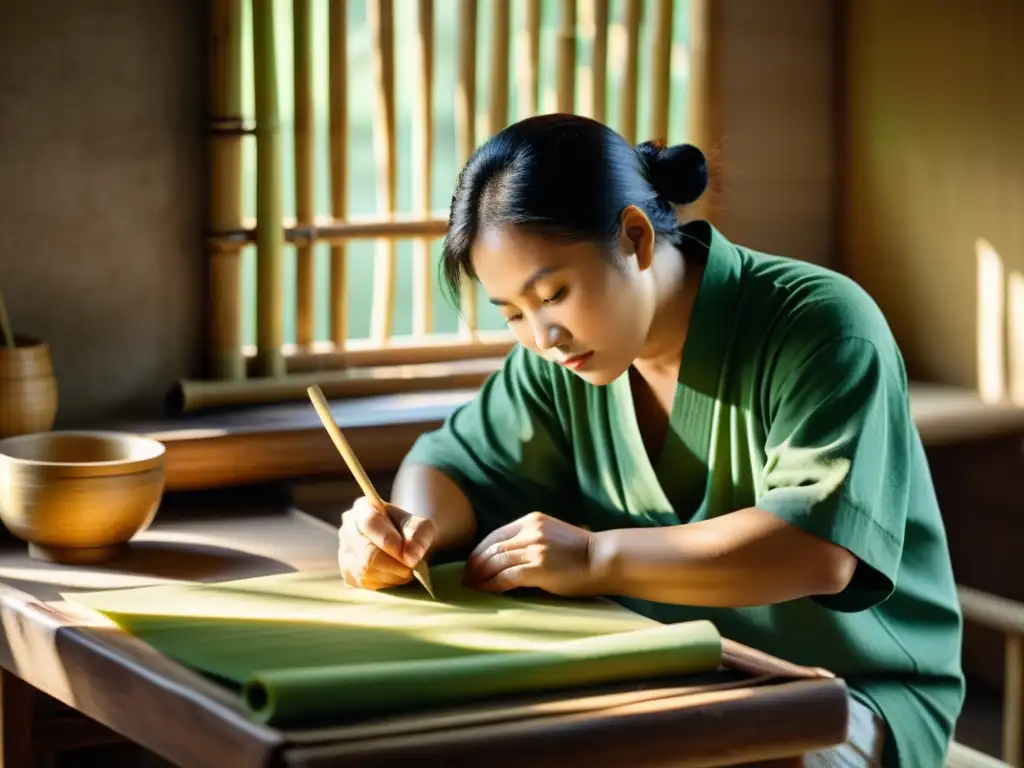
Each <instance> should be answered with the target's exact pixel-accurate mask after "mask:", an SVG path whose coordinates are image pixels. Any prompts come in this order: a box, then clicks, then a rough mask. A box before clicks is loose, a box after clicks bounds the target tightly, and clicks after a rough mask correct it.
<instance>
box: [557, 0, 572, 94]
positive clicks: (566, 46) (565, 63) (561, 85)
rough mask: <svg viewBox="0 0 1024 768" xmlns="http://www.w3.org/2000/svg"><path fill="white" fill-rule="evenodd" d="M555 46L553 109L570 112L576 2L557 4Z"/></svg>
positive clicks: (569, 1)
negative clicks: (554, 105)
mask: <svg viewBox="0 0 1024 768" xmlns="http://www.w3.org/2000/svg"><path fill="white" fill-rule="evenodd" d="M557 46H558V47H557V49H556V51H555V70H556V72H555V77H556V90H555V103H556V107H555V108H556V109H557V110H558V111H559V112H572V111H573V110H574V108H575V103H576V0H562V1H561V3H560V4H559V15H558V40H557Z"/></svg>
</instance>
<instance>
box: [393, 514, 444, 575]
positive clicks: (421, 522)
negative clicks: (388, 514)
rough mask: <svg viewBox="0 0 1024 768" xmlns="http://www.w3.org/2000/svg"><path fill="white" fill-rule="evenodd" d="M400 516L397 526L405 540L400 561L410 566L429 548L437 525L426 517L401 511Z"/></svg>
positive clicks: (420, 558) (421, 557)
mask: <svg viewBox="0 0 1024 768" xmlns="http://www.w3.org/2000/svg"><path fill="white" fill-rule="evenodd" d="M401 514H402V517H401V518H400V519H399V520H397V521H396V522H397V523H398V527H399V529H400V530H401V532H402V538H403V539H404V540H405V541H404V544H403V546H402V562H404V563H405V564H406V565H407V566H409V567H410V568H412V567H413V566H415V565H416V564H417V563H418V562H419V561H420V560H422V559H423V557H424V555H426V554H427V552H428V551H429V550H430V547H431V546H432V545H433V543H434V537H435V536H436V534H437V526H435V525H434V521H433V520H431V519H430V518H428V517H420V516H419V515H412V514H409V513H408V512H404V511H402V513H401Z"/></svg>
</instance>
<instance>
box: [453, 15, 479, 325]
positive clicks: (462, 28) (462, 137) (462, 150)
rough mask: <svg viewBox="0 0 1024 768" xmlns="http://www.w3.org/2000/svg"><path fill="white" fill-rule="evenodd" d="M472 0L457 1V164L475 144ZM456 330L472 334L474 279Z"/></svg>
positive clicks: (474, 322) (464, 288) (465, 294)
mask: <svg viewBox="0 0 1024 768" xmlns="http://www.w3.org/2000/svg"><path fill="white" fill-rule="evenodd" d="M476 11H477V6H476V0H461V2H460V4H459V61H458V75H457V82H456V86H455V141H456V153H457V156H458V162H459V165H463V164H464V163H465V162H466V161H467V160H469V157H470V155H471V154H473V150H474V148H475V147H476V21H477V12H476ZM460 299H461V300H460V304H461V310H462V311H461V313H460V315H461V316H460V322H459V330H460V332H461V334H462V336H463V337H465V338H469V339H472V338H474V337H475V336H476V330H477V311H476V283H474V282H473V281H472V280H464V281H463V283H462V296H461V297H460Z"/></svg>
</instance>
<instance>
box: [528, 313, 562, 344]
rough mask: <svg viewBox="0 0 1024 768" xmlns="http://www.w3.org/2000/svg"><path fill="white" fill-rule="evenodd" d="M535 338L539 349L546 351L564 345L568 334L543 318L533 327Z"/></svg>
mask: <svg viewBox="0 0 1024 768" xmlns="http://www.w3.org/2000/svg"><path fill="white" fill-rule="evenodd" d="M533 338H534V342H535V343H536V344H537V349H539V350H541V351H544V350H548V349H551V348H553V347H557V346H560V345H562V344H564V343H565V341H566V340H567V338H568V333H567V332H566V330H565V329H564V328H562V326H560V325H558V324H557V323H548V322H545V321H544V319H543V318H537V319H536V320H535V321H534V325H533Z"/></svg>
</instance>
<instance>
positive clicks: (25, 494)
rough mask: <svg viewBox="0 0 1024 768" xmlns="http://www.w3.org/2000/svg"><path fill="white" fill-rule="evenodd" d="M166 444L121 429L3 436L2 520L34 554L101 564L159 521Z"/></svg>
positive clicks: (0, 462)
mask: <svg viewBox="0 0 1024 768" xmlns="http://www.w3.org/2000/svg"><path fill="white" fill-rule="evenodd" d="M164 453H165V449H164V446H163V443H161V442H159V441H157V440H153V439H151V438H148V437H142V436H139V435H132V434H126V433H120V432H104V431H64V432H42V433H37V434H31V435H21V436H20V437H11V438H7V439H5V440H0V521H2V522H3V524H4V525H6V526H7V529H8V530H9V531H10V532H11V533H13V534H14V535H15V536H17V537H18V538H20V539H22V540H24V541H27V542H28V543H29V553H30V555H31V556H32V557H35V558H38V559H41V560H48V561H51V562H59V563H77V564H82V563H100V562H104V561H108V560H112V559H114V558H116V557H118V556H119V555H121V554H122V553H123V551H124V549H125V548H126V546H127V543H128V541H129V540H130V539H131V538H132V537H133V536H135V535H136V534H137V533H139V532H141V531H144V530H145V529H146V528H147V527H149V524H150V523H151V522H152V521H153V517H154V516H155V515H156V511H157V508H158V507H159V506H160V500H161V498H162V496H163V490H164Z"/></svg>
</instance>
